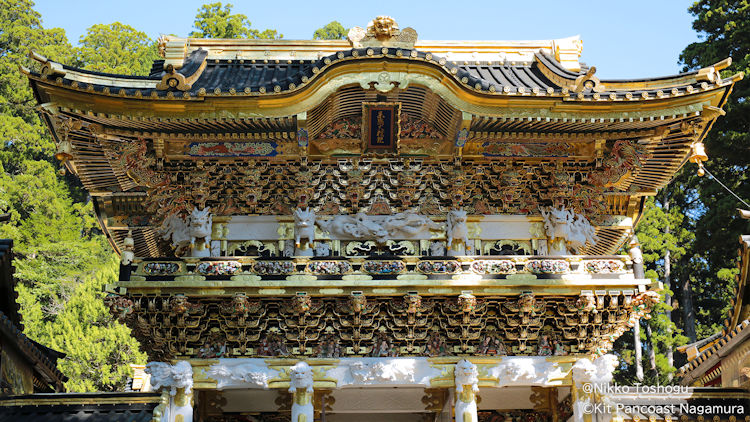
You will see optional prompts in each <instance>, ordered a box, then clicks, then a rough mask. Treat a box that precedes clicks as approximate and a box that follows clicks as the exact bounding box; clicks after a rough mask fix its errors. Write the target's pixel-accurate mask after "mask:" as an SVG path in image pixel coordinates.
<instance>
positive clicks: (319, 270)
mask: <svg viewBox="0 0 750 422" xmlns="http://www.w3.org/2000/svg"><path fill="white" fill-rule="evenodd" d="M307 271H308V272H311V273H313V274H317V275H341V274H346V273H348V272H351V271H352V266H351V264H349V263H348V262H346V261H313V262H311V263H309V264H307Z"/></svg>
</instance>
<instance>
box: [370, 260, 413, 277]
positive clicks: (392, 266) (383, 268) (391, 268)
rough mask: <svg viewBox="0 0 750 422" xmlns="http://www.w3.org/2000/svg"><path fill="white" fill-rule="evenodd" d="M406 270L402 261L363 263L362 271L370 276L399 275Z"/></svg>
mask: <svg viewBox="0 0 750 422" xmlns="http://www.w3.org/2000/svg"><path fill="white" fill-rule="evenodd" d="M405 269H406V265H405V264H404V263H403V261H365V263H364V264H362V271H364V272H366V273H368V274H372V275H391V274H400V273H402V272H403V271H404V270H405Z"/></svg>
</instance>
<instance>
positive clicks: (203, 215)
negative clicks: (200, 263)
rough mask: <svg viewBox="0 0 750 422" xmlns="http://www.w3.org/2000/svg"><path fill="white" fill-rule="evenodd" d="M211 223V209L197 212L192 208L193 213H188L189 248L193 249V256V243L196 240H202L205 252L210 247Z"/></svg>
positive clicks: (207, 208)
mask: <svg viewBox="0 0 750 422" xmlns="http://www.w3.org/2000/svg"><path fill="white" fill-rule="evenodd" d="M212 222H213V216H212V215H211V207H206V208H204V209H202V210H199V209H198V208H197V207H195V208H193V212H192V213H190V218H189V224H188V229H189V234H190V246H191V247H192V248H193V254H195V250H196V246H195V241H196V240H198V239H203V245H202V246H203V247H204V248H205V249H206V250H208V249H209V248H210V247H211V226H212ZM199 249H200V248H199Z"/></svg>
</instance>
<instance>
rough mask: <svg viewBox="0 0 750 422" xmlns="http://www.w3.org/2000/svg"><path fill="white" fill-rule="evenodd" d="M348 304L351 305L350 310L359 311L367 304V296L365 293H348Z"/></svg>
mask: <svg viewBox="0 0 750 422" xmlns="http://www.w3.org/2000/svg"><path fill="white" fill-rule="evenodd" d="M349 306H350V307H351V310H352V312H355V313H360V312H362V311H363V310H364V309H365V307H366V306H367V298H366V297H365V295H354V294H353V295H350V296H349Z"/></svg>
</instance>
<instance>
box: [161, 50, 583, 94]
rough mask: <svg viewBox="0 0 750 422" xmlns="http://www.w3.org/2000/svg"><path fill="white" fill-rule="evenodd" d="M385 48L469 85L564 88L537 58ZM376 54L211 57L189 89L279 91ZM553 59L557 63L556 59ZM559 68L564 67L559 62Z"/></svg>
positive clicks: (195, 57) (196, 55)
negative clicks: (502, 60)
mask: <svg viewBox="0 0 750 422" xmlns="http://www.w3.org/2000/svg"><path fill="white" fill-rule="evenodd" d="M385 50H386V53H385V54H386V56H390V57H391V58H392V59H393V60H399V59H401V60H403V59H405V58H411V59H417V60H420V59H421V60H424V61H430V62H433V63H434V64H439V65H441V66H445V67H446V68H447V69H448V71H450V72H451V73H452V74H454V75H455V77H456V78H457V79H458V80H460V81H462V82H464V81H465V82H464V83H468V84H469V85H471V86H476V85H477V84H479V85H481V87H482V89H484V90H486V89H489V87H490V86H493V85H494V86H495V88H496V89H498V90H502V89H503V87H504V86H508V87H513V88H517V87H523V88H526V89H529V90H531V89H534V88H537V89H540V90H547V89H548V88H552V89H555V90H559V89H560V87H559V86H557V85H556V84H555V83H554V82H552V81H550V80H549V79H547V78H546V77H545V76H544V75H543V74H542V73H541V72H540V71H539V69H538V67H537V64H536V63H535V62H534V63H525V62H519V63H517V64H516V63H512V64H511V63H508V64H499V62H471V63H469V62H458V63H454V62H449V61H447V60H445V59H443V58H441V57H439V56H434V55H432V54H431V53H429V52H424V51H418V50H408V49H398V48H387V49H385ZM368 53H370V54H368ZM378 54H380V55H382V54H383V50H379V51H378ZM371 55H374V50H373V49H367V48H356V49H351V50H344V51H340V52H338V53H336V54H332V55H329V56H326V57H322V58H320V59H318V60H236V59H235V60H217V59H210V60H209V61H208V63H207V64H206V68H205V70H204V71H203V73H202V74H201V75H200V77H199V78H198V79H197V80H196V81H195V82H194V83H193V85H192V88H191V89H190V91H191V92H193V93H197V92H198V91H199V90H200V89H201V88H203V89H204V90H206V91H207V92H211V91H214V90H215V89H217V88H218V89H220V90H221V91H223V92H227V91H229V90H231V89H234V90H235V91H236V92H237V93H243V92H245V89H246V88H249V89H250V92H259V90H261V88H263V89H264V90H265V91H266V92H274V88H275V87H276V86H278V87H280V89H281V90H282V91H286V90H288V89H292V88H293V87H294V86H299V85H300V84H302V83H304V82H306V81H307V80H308V79H311V78H313V77H314V76H315V75H316V73H318V71H319V70H320V69H322V68H323V67H325V66H329V65H334V66H335V65H336V64H337V62H346V61H349V60H354V59H358V60H366V59H367V58H368V57H369V56H371ZM205 56H206V51H205V50H202V49H199V50H196V51H193V52H192V53H191V54H190V56H188V58H187V59H186V60H185V64H184V66H183V67H182V68H181V69H179V71H178V72H179V73H181V74H182V75H184V76H185V77H189V76H190V75H192V74H193V72H195V71H196V70H197V69H198V68H199V66H200V63H202V62H203V60H204V57H205ZM377 59H378V60H382V56H379V57H377ZM552 61H553V62H554V60H552ZM555 63H556V62H555ZM557 66H558V67H559V64H558V65H557ZM454 69H455V70H454ZM159 70H161V72H159ZM569 73H570V72H569ZM571 75H574V76H573V77H577V76H578V74H577V73H571ZM162 76H164V69H163V62H162V63H161V65H156V64H155V66H154V67H153V68H152V73H151V75H150V77H151V78H161V77H162ZM568 77H570V76H568Z"/></svg>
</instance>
